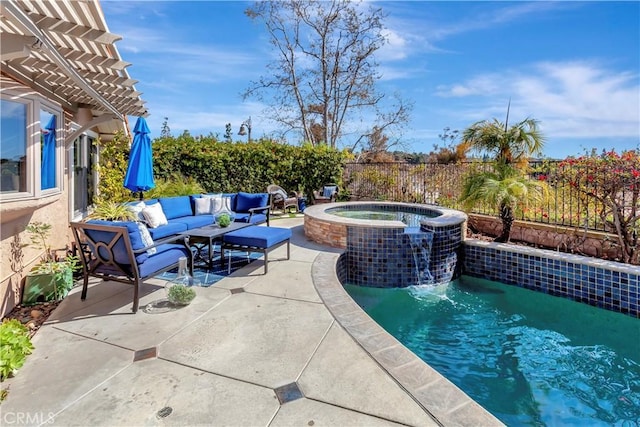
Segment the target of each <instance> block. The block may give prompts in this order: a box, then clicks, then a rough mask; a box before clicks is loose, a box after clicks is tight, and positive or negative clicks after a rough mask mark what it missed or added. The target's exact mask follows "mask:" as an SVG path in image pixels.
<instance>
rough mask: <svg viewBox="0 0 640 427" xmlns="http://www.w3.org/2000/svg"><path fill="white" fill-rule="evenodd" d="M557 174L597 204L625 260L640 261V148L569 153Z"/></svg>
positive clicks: (633, 262) (635, 262)
mask: <svg viewBox="0 0 640 427" xmlns="http://www.w3.org/2000/svg"><path fill="white" fill-rule="evenodd" d="M556 173H557V177H558V178H559V179H561V180H564V181H566V182H568V183H569V185H570V186H571V187H573V188H574V189H575V190H576V191H578V192H579V193H580V194H581V195H582V196H583V197H584V198H585V199H586V200H587V203H585V204H583V206H587V205H588V202H589V201H591V202H592V203H595V204H596V205H597V206H598V215H599V216H600V219H601V220H602V221H603V223H604V224H605V228H606V229H607V230H608V231H610V232H612V233H615V234H616V236H617V240H618V241H617V244H618V245H619V246H620V247H621V248H622V249H623V251H622V252H623V260H622V261H623V262H626V263H632V264H637V263H638V261H639V260H638V258H639V254H640V251H639V250H638V249H639V248H638V234H640V151H638V150H635V151H634V150H630V151H625V152H623V153H622V154H618V153H616V152H615V151H614V150H612V151H609V152H603V153H602V154H601V155H589V156H581V157H577V158H574V157H569V158H567V159H565V160H563V161H562V162H561V163H560V164H559V165H558V170H557V172H556Z"/></svg>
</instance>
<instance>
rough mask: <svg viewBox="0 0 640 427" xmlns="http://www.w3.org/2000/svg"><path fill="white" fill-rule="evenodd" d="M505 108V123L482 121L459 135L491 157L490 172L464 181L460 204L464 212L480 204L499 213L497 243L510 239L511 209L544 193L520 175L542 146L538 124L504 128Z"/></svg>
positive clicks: (542, 186) (529, 122) (528, 122)
mask: <svg viewBox="0 0 640 427" xmlns="http://www.w3.org/2000/svg"><path fill="white" fill-rule="evenodd" d="M510 105H511V103H509V107H510ZM509 107H507V119H506V120H505V123H501V122H500V121H499V120H497V119H493V121H491V122H490V121H487V120H484V121H480V122H476V123H474V124H473V125H471V127H469V128H468V129H466V130H465V131H464V132H463V133H462V140H463V141H464V142H465V143H468V144H469V145H470V146H471V147H472V148H475V149H477V150H478V151H485V152H488V153H490V154H493V156H494V160H495V161H496V164H495V167H494V171H492V172H486V171H482V172H476V173H472V174H470V175H468V176H467V177H466V178H465V180H464V183H463V191H462V195H461V196H460V201H461V202H462V203H463V205H464V206H465V207H466V208H467V209H470V208H471V207H473V206H474V205H476V204H478V203H480V202H484V203H488V204H489V205H490V206H491V207H493V208H497V209H498V210H499V212H500V214H499V215H500V219H501V220H502V233H501V234H500V236H498V237H497V238H496V241H498V242H508V241H509V239H510V238H511V226H512V225H513V221H514V219H515V216H514V212H515V210H516V209H517V208H519V206H520V205H521V204H524V205H526V204H527V203H528V202H530V201H533V200H536V199H539V198H542V197H545V196H546V193H547V186H546V185H545V183H544V182H541V181H533V180H530V179H529V178H527V177H526V176H525V175H524V170H525V169H526V166H527V165H528V159H529V156H531V155H534V154H535V155H537V154H541V153H542V148H543V146H544V137H543V136H542V134H541V133H540V131H539V130H538V121H537V120H534V119H530V118H527V119H525V120H523V121H521V122H519V123H516V124H515V125H513V126H511V127H508V122H509Z"/></svg>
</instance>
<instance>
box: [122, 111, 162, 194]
mask: <svg viewBox="0 0 640 427" xmlns="http://www.w3.org/2000/svg"><path fill="white" fill-rule="evenodd" d="M124 186H125V188H128V189H129V190H131V191H133V192H134V193H136V192H138V191H139V192H140V200H142V192H143V191H147V190H151V189H152V188H153V187H155V186H156V184H155V183H154V182H153V157H152V154H151V138H149V126H147V121H146V120H145V119H144V117H139V118H138V120H137V121H136V125H135V127H134V128H133V143H132V144H131V151H130V152H129V164H128V166H127V174H126V175H125V177H124Z"/></svg>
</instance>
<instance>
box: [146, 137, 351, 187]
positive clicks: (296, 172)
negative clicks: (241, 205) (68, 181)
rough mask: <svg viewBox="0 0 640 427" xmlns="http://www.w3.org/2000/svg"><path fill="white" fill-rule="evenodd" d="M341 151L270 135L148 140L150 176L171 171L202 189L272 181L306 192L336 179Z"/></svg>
mask: <svg viewBox="0 0 640 427" xmlns="http://www.w3.org/2000/svg"><path fill="white" fill-rule="evenodd" d="M347 157H348V154H347V153H346V152H345V151H337V150H334V149H331V148H329V147H327V146H325V145H323V146H315V147H314V146H311V145H302V146H293V145H288V144H282V143H278V142H274V141H271V140H266V139H262V140H259V141H255V142H251V143H244V142H236V143H229V142H221V141H218V140H216V139H215V138H214V137H202V136H201V137H192V136H190V135H182V136H180V137H175V138H174V137H169V138H157V139H155V140H154V141H153V161H154V173H155V176H156V178H160V179H171V177H172V176H175V175H176V173H179V174H181V175H182V176H184V177H187V178H192V179H194V180H195V181H197V182H198V183H199V184H200V185H202V187H204V189H205V191H207V192H236V191H246V192H264V191H266V188H267V185H269V184H278V185H280V186H281V187H282V188H284V189H285V190H287V191H301V192H303V193H304V194H307V195H310V194H311V192H312V191H313V190H316V189H319V188H320V187H322V185H323V184H325V183H328V182H338V183H339V182H340V181H341V177H342V170H343V166H344V163H345V161H346V159H347Z"/></svg>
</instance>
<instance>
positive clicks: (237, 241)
mask: <svg viewBox="0 0 640 427" xmlns="http://www.w3.org/2000/svg"><path fill="white" fill-rule="evenodd" d="M290 238H291V230H290V229H288V228H280V227H245V228H241V229H239V230H236V231H232V232H230V233H227V234H225V235H224V236H223V237H222V239H223V240H224V242H225V243H230V244H232V245H240V246H253V247H257V248H262V249H267V248H270V247H271V246H273V245H276V244H278V243H280V242H283V241H285V240H287V239H290Z"/></svg>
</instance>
